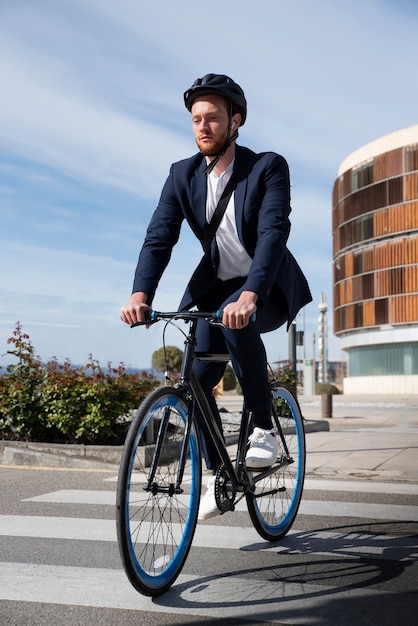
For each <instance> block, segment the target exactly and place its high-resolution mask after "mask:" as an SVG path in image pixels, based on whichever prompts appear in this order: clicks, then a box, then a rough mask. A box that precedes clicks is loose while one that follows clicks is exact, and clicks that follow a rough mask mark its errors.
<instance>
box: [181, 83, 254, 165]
mask: <svg viewBox="0 0 418 626" xmlns="http://www.w3.org/2000/svg"><path fill="white" fill-rule="evenodd" d="M212 94H214V95H218V96H222V97H223V98H225V99H226V100H227V101H228V102H229V127H230V128H231V123H232V116H233V114H234V112H237V113H239V114H240V115H241V123H240V126H244V123H245V120H246V119H247V101H246V99H245V95H244V92H243V90H242V89H241V87H240V86H239V85H238V84H237V83H236V82H234V81H233V80H232V78H229V76H225V74H206V76H203V77H202V78H197V79H196V80H195V82H194V83H193V85H192V86H191V87H190V89H188V90H187V91H185V92H184V104H185V105H186V108H187V110H188V111H190V112H191V110H192V106H193V102H194V101H195V100H196V98H198V97H200V96H207V95H212ZM234 110H235V111H234ZM237 138H238V130H235V132H234V133H233V134H232V135H231V136H230V137H228V138H227V140H226V142H225V145H224V146H223V148H221V150H220V151H219V152H217V153H215V154H213V155H210V156H214V157H215V159H214V160H213V161H211V163H210V164H209V165H208V167H207V168H206V170H205V173H209V172H211V171H212V169H213V168H214V167H215V165H216V163H217V162H218V161H219V159H220V158H221V156H223V155H224V154H225V152H226V151H227V149H228V148H229V146H230V145H231V143H232V142H233V141H235V140H236V139H237Z"/></svg>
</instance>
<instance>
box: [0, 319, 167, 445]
mask: <svg viewBox="0 0 418 626" xmlns="http://www.w3.org/2000/svg"><path fill="white" fill-rule="evenodd" d="M8 343H9V344H13V346H14V348H13V349H11V350H8V352H7V354H10V355H13V356H14V357H16V358H17V360H18V361H17V363H16V364H15V365H9V366H8V367H7V372H8V373H7V374H6V375H2V376H0V434H1V436H3V438H6V437H7V438H13V439H26V440H36V441H63V442H70V443H103V442H105V441H107V440H108V439H109V438H111V437H112V436H113V435H114V434H115V428H116V425H117V423H118V422H119V421H122V420H123V419H124V417H125V416H126V415H127V414H128V413H129V411H130V410H131V409H132V408H135V407H137V406H138V404H140V402H141V400H142V399H143V398H144V397H145V395H146V394H147V393H148V392H149V391H150V390H151V389H152V388H153V387H155V386H157V385H158V381H157V380H156V379H155V378H153V377H152V376H149V375H148V374H146V373H144V372H143V373H142V375H138V374H131V373H128V372H126V369H125V366H124V364H123V363H121V364H120V365H119V367H118V368H113V367H112V366H111V364H110V363H108V365H107V370H103V369H102V368H101V366H100V364H99V362H98V361H96V360H94V359H93V357H92V355H90V356H89V361H88V363H87V365H86V366H85V367H79V368H73V367H72V366H71V363H70V361H69V360H68V359H67V360H66V361H65V362H64V364H62V365H60V364H59V363H58V361H57V359H56V358H53V359H52V360H51V361H49V362H48V363H47V364H45V365H43V364H42V362H41V360H40V359H39V357H36V356H35V352H34V348H33V346H32V343H31V341H30V338H29V336H28V335H27V334H26V333H24V332H23V330H22V326H21V324H20V323H19V322H18V323H17V325H16V328H15V330H14V332H13V335H12V337H11V338H10V339H9V340H8Z"/></svg>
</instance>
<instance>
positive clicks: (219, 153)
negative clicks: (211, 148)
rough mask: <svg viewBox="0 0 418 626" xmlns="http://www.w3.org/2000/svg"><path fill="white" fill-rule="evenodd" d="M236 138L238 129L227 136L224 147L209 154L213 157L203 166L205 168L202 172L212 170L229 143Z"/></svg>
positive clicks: (205, 172) (206, 172)
mask: <svg viewBox="0 0 418 626" xmlns="http://www.w3.org/2000/svg"><path fill="white" fill-rule="evenodd" d="M237 139H238V130H235V131H234V132H233V134H232V135H231V136H230V137H228V139H227V140H226V142H225V145H224V147H223V148H222V149H221V150H219V152H218V153H217V154H214V155H211V156H214V157H215V158H214V159H213V160H212V161H211V162H210V163H209V164H208V165H207V166H206V167H205V169H204V170H203V173H204V174H210V173H211V172H212V170H213V168H214V167H215V166H216V164H217V163H218V161H219V159H220V158H221V157H223V155H224V154H225V152H226V151H227V150H228V148H229V146H230V145H231V143H232V142H233V141H236V140H237Z"/></svg>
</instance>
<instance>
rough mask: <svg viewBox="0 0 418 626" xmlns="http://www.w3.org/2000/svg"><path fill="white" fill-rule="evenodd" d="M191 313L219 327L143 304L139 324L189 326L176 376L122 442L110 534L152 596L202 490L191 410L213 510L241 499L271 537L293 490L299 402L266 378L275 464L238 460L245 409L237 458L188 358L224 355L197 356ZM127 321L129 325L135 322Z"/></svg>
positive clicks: (186, 536) (180, 549)
mask: <svg viewBox="0 0 418 626" xmlns="http://www.w3.org/2000/svg"><path fill="white" fill-rule="evenodd" d="M199 319H204V320H206V321H207V322H208V323H211V324H215V325H220V313H219V312H217V313H204V312H200V311H182V312H180V313H161V312H156V311H152V312H150V318H149V320H148V321H147V322H144V324H145V323H146V324H153V323H156V322H158V321H160V320H166V327H167V325H168V324H170V323H174V322H176V321H177V320H183V321H184V322H186V323H187V324H188V332H187V334H186V333H185V332H183V331H182V332H183V334H184V336H185V337H186V340H185V350H184V354H183V361H182V367H181V372H180V376H179V379H178V381H177V382H174V384H171V385H164V386H162V387H159V388H157V389H155V390H154V391H152V392H151V393H150V394H149V395H148V396H147V397H146V398H145V399H144V401H143V402H142V404H141V405H140V407H139V409H138V410H137V412H136V414H135V416H134V418H133V420H132V423H131V426H130V428H129V431H128V434H127V437H126V440H125V444H124V447H123V452H122V457H121V463H120V470H119V477H118V485H117V496H116V512H117V515H116V517H117V520H116V521H117V536H118V544H119V550H120V555H121V559H122V563H123V566H124V569H125V572H126V575H127V577H128V579H129V580H130V582H131V584H132V585H133V586H134V587H135V589H136V590H137V591H139V592H140V593H142V594H144V595H147V596H158V595H160V594H162V593H164V592H165V591H167V590H168V589H169V588H170V587H171V585H172V584H173V583H174V582H175V580H176V578H177V577H178V575H179V574H180V572H181V570H182V568H183V566H184V563H185V561H186V558H187V555H188V553H189V550H190V547H191V545H192V541H193V536H194V532H195V528H196V524H197V518H198V510H199V502H200V491H201V478H202V470H201V455H200V441H199V432H198V426H197V424H196V421H195V417H194V407H195V406H196V403H197V404H198V405H199V407H200V409H201V412H202V415H203V419H204V421H205V422H206V425H207V428H208V430H209V432H210V434H211V437H212V439H213V441H214V443H215V445H216V448H217V450H218V452H219V456H220V458H221V459H222V464H221V466H220V468H219V470H218V472H217V474H216V479H215V498H216V502H217V505H218V508H219V509H220V511H221V514H222V513H225V512H227V511H233V510H234V508H235V505H236V504H237V502H238V501H239V500H241V499H242V498H244V497H245V499H246V504H247V508H248V512H249V515H250V518H251V521H252V523H253V525H254V528H255V529H256V531H257V532H258V533H259V535H260V536H261V537H262V538H264V539H266V540H268V541H277V540H278V539H281V538H282V537H284V536H285V535H286V533H287V532H288V531H289V529H290V528H291V526H292V524H293V522H294V520H295V517H296V514H297V511H298V508H299V504H300V501H301V497H302V490H303V482H304V476H305V453H306V452H305V433H304V426H303V418H302V416H301V412H300V408H299V404H298V402H297V400H296V398H295V397H294V396H293V394H292V393H291V391H290V390H289V389H288V388H287V387H286V386H284V385H283V384H281V383H280V382H278V381H272V382H271V393H272V419H273V422H274V426H275V428H276V429H277V434H278V437H279V441H280V445H279V453H278V457H277V462H276V463H275V464H274V465H273V466H271V467H269V468H267V469H264V470H261V471H260V470H258V471H256V472H255V471H250V470H248V469H247V468H246V466H245V455H246V450H247V445H248V444H247V440H248V433H249V430H250V428H251V415H250V413H249V412H248V411H246V409H245V406H244V407H243V413H242V419H241V426H240V430H239V436H238V444H237V453H236V458H235V459H233V458H230V456H229V453H228V451H227V448H226V446H225V442H224V439H223V436H222V434H221V432H220V430H219V428H218V427H217V425H216V423H215V421H214V419H213V416H212V413H211V410H210V408H209V404H208V402H207V399H206V397H205V395H204V393H203V390H202V388H201V386H200V383H199V381H198V380H197V378H196V377H195V375H194V373H193V362H194V360H195V359H204V360H207V359H212V360H221V361H223V362H227V361H228V360H229V355H218V354H209V353H205V354H203V353H198V352H196V350H195V347H196V326H197V322H198V320H199ZM141 324H142V323H140V324H134V326H138V325H141Z"/></svg>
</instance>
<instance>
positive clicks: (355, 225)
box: [332, 125, 418, 394]
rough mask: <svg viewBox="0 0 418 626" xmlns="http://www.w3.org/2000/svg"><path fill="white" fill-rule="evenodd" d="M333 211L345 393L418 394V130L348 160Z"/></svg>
mask: <svg viewBox="0 0 418 626" xmlns="http://www.w3.org/2000/svg"><path fill="white" fill-rule="evenodd" d="M332 205H333V210H332V224H333V226H332V229H333V260H334V271H333V298H334V333H335V335H337V337H339V338H340V339H341V343H342V348H343V349H344V350H346V351H347V353H348V376H347V378H345V379H344V393H354V394H355V393H370V394H391V393H393V394H396V393H406V394H418V125H415V126H411V127H409V128H405V129H403V130H399V131H397V132H394V133H391V134H390V135H386V136H384V137H381V138H380V139H377V140H376V141H373V142H371V143H369V144H367V145H365V146H363V147H362V148H359V149H358V150H356V151H355V152H353V153H352V154H350V155H349V156H348V157H347V158H346V159H345V160H344V161H343V163H342V164H341V166H340V168H339V171H338V178H337V180H336V181H335V183H334V188H333V196H332Z"/></svg>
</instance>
